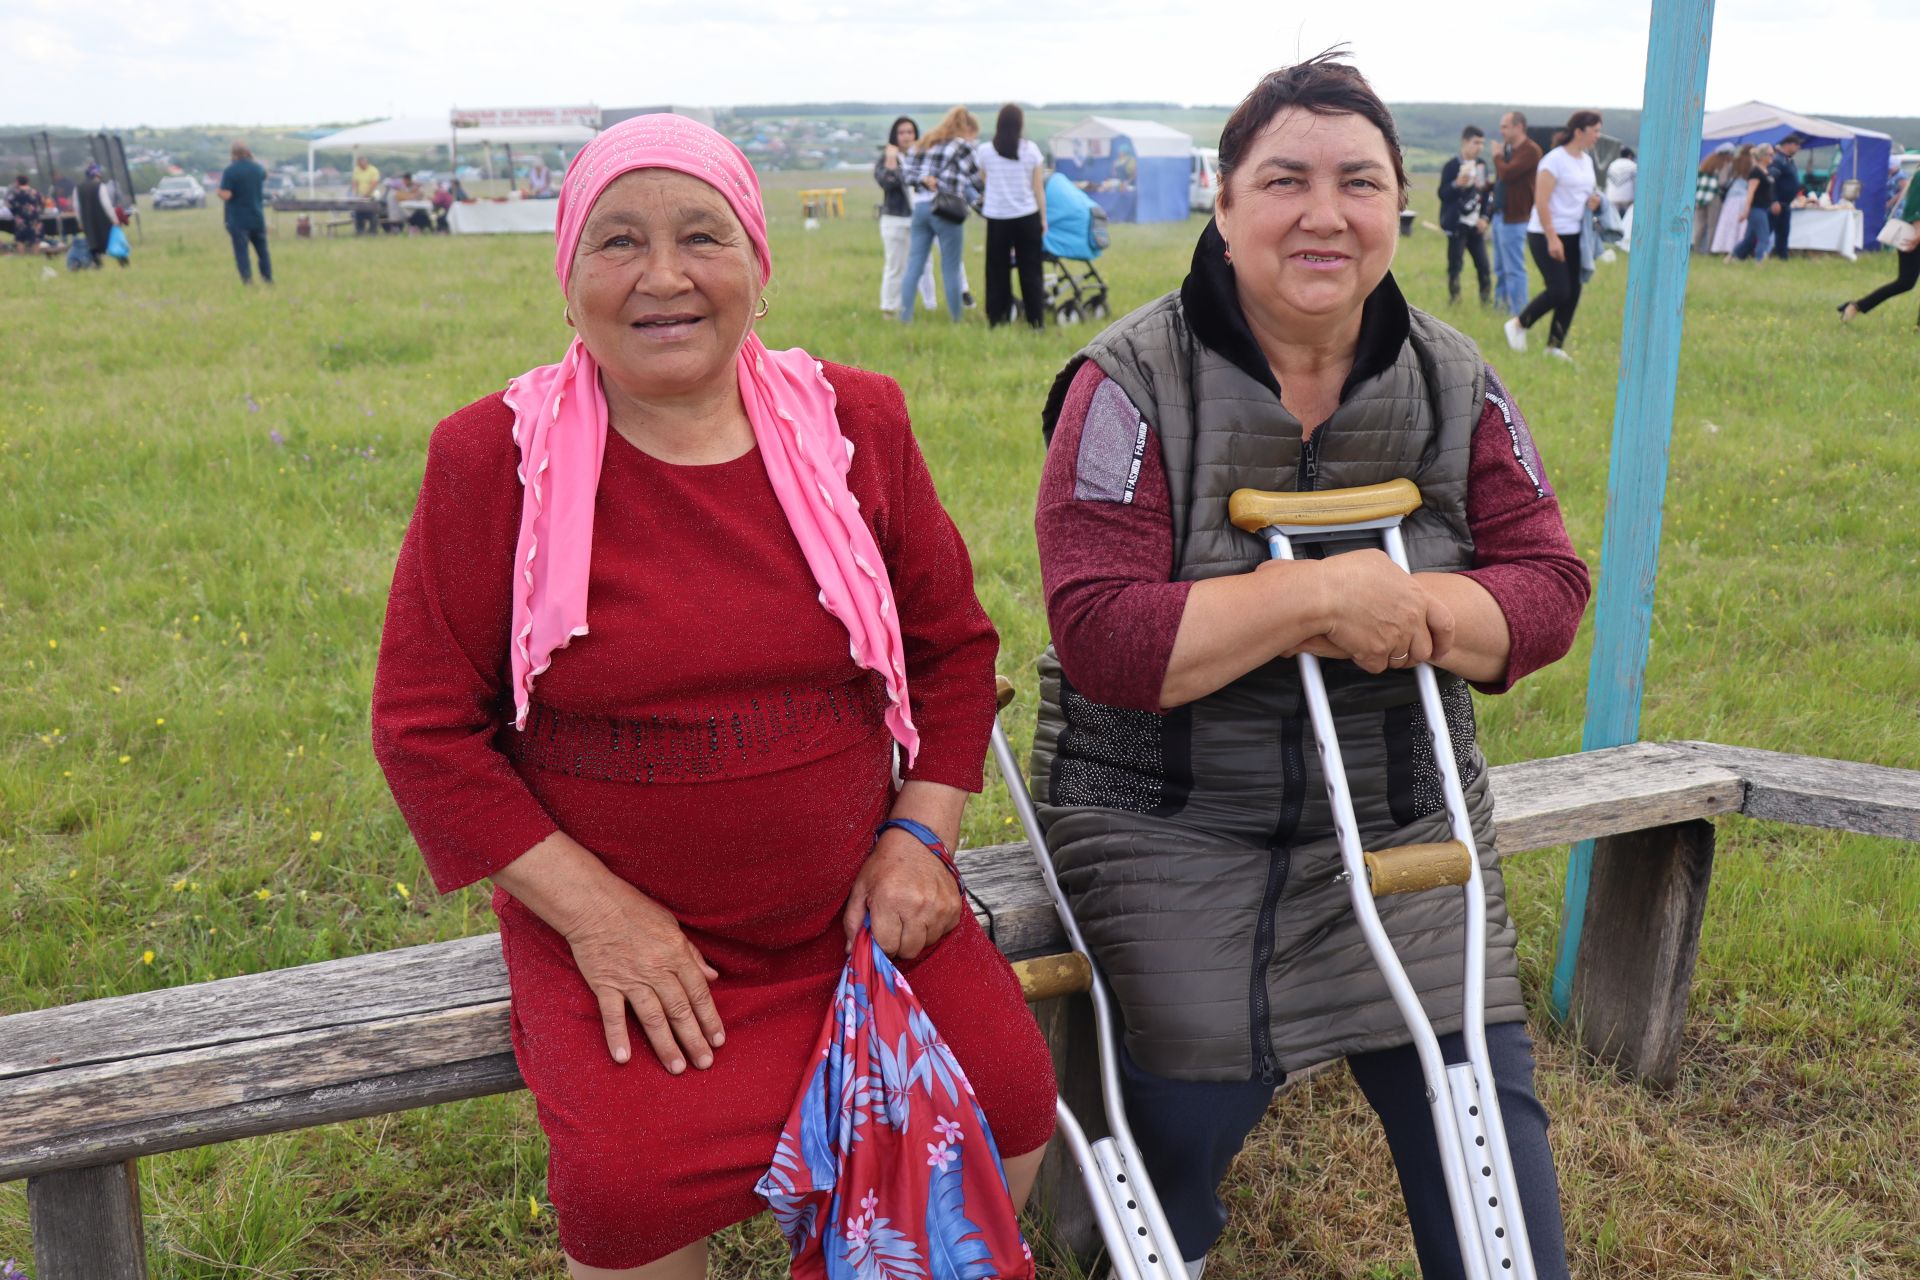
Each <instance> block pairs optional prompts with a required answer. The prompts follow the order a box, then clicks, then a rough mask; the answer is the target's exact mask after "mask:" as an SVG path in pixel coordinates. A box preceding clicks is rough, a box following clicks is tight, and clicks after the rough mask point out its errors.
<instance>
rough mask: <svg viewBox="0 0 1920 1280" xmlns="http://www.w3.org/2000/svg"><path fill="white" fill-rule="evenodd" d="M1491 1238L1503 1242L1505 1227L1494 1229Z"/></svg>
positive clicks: (1505, 1233) (1505, 1234)
mask: <svg viewBox="0 0 1920 1280" xmlns="http://www.w3.org/2000/svg"><path fill="white" fill-rule="evenodd" d="M1493 1238H1494V1239H1495V1240H1505V1239H1506V1238H1507V1229H1506V1228H1505V1227H1495V1228H1494V1229H1493Z"/></svg>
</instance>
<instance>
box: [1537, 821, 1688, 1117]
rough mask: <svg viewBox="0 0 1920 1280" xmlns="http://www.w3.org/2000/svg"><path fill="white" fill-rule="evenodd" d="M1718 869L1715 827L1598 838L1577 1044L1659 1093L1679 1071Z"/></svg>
mask: <svg viewBox="0 0 1920 1280" xmlns="http://www.w3.org/2000/svg"><path fill="white" fill-rule="evenodd" d="M1712 873H1713V824H1712V823H1711V822H1704V821H1693V822H1681V823H1676V824H1674V825H1673V826H1667V827H1654V828H1652V829H1650V830H1647V831H1634V832H1630V833H1628V834H1626V835H1620V836H1612V837H1610V838H1608V839H1605V840H1601V841H1599V842H1598V843H1597V844H1596V846H1595V848H1594V855H1593V880H1592V884H1591V886H1590V887H1589V888H1588V890H1587V919H1586V925H1585V928H1584V930H1583V931H1582V933H1581V937H1580V959H1579V963H1578V966H1577V967H1576V968H1575V970H1574V976H1573V1000H1572V1005H1571V1008H1570V1013H1571V1019H1572V1023H1573V1025H1574V1026H1575V1027H1576V1028H1577V1029H1578V1030H1577V1034H1578V1036H1579V1039H1580V1042H1581V1044H1582V1045H1584V1046H1585V1047H1586V1048H1587V1049H1588V1051H1590V1052H1591V1053H1593V1054H1595V1055H1597V1056H1599V1057H1601V1058H1604V1059H1607V1060H1609V1061H1613V1062H1617V1063H1619V1064H1620V1065H1621V1066H1622V1067H1624V1068H1625V1069H1626V1070H1627V1072H1628V1073H1629V1074H1631V1075H1634V1076H1637V1077H1639V1078H1640V1079H1641V1080H1643V1081H1645V1082H1646V1083H1647V1084H1650V1085H1652V1086H1653V1087H1654V1088H1657V1089H1665V1088H1669V1087H1671V1086H1672V1084H1673V1083H1674V1080H1675V1079H1676V1078H1677V1077H1678V1075H1679V1071H1680V1041H1681V1034H1682V1031H1683V1029H1684V1027H1685V1023H1686V1017H1687V995H1688V993H1689V991H1691V989H1692V987H1693V965H1694V961H1695V960H1696V959H1697V958H1698V957H1699V954H1700V922H1701V920H1702V918H1703V917H1704V916H1705V915H1706V909H1707V883H1708V881H1709V879H1711V877H1712Z"/></svg>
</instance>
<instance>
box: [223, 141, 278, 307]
mask: <svg viewBox="0 0 1920 1280" xmlns="http://www.w3.org/2000/svg"><path fill="white" fill-rule="evenodd" d="M266 192H267V171H266V169H264V168H263V167H262V166H261V165H260V163H259V162H258V161H256V160H255V159H254V158H253V152H252V151H250V150H248V148H247V144H246V143H244V142H236V143H234V144H233V163H232V164H230V165H228V166H227V170H226V172H225V173H222V174H221V175H220V199H221V200H223V201H225V202H226V206H227V235H228V236H230V237H231V238H232V240H233V261H234V265H236V266H238V267H239V268H240V283H241V284H252V283H253V264H252V263H251V262H249V261H248V260H247V246H248V245H249V244H251V245H252V246H253V248H254V252H256V253H258V254H259V255H260V278H261V279H262V280H265V281H266V282H267V283H268V284H272V283H273V259H272V258H270V257H268V256H267V198H266Z"/></svg>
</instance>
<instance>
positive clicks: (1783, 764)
mask: <svg viewBox="0 0 1920 1280" xmlns="http://www.w3.org/2000/svg"><path fill="white" fill-rule="evenodd" d="M1670 745H1671V746H1672V747H1673V748H1674V749H1675V750H1677V751H1680V752H1682V753H1684V754H1686V755H1689V756H1691V757H1693V758H1694V759H1696V760H1701V761H1704V762H1706V763H1708V764H1712V765H1716V766H1718V767H1720V768H1723V769H1727V770H1729V771H1731V772H1734V773H1737V774H1739V775H1740V776H1741V777H1742V778H1743V779H1745V780H1746V784H1747V799H1746V804H1745V805H1744V806H1743V807H1742V809H1741V812H1742V813H1744V814H1746V815H1747V816H1748V817H1749V818H1767V819H1771V820H1773V821H1776V822H1797V823H1799V824H1800V825H1802V826H1807V827H1828V828H1831V829H1834V830H1838V831H1853V832H1858V833H1859V834H1861V835H1868V836H1893V837H1895V838H1896V839H1900V840H1920V771H1916V770H1913V769H1892V768H1888V767H1886V766H1885V765H1877V764H1861V763H1859V762H1858V761H1854V760H1824V759H1821V758H1820V757H1818V756H1795V755H1786V754H1783V753H1781V752H1778V751H1761V750H1758V749H1757V748H1754V747H1728V746H1722V745H1721V744H1719V743H1717V742H1675V743H1672V744H1670Z"/></svg>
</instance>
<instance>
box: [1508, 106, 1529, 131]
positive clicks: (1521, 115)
mask: <svg viewBox="0 0 1920 1280" xmlns="http://www.w3.org/2000/svg"><path fill="white" fill-rule="evenodd" d="M1507 114H1508V115H1510V116H1512V117H1513V122H1514V123H1515V124H1517V125H1519V126H1520V127H1521V128H1522V129H1524V128H1526V127H1527V113H1526V112H1524V111H1522V110H1520V109H1519V108H1518V107H1515V108H1514V109H1513V110H1512V111H1509V112H1507Z"/></svg>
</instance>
